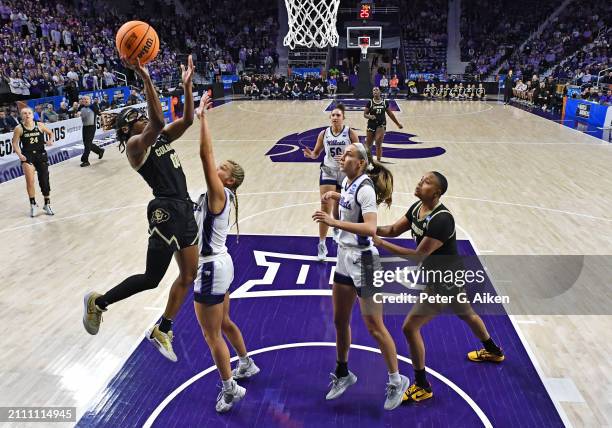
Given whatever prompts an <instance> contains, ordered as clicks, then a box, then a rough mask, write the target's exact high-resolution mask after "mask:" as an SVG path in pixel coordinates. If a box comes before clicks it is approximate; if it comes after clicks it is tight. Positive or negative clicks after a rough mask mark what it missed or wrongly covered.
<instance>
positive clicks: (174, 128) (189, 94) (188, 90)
mask: <svg viewBox="0 0 612 428" xmlns="http://www.w3.org/2000/svg"><path fill="white" fill-rule="evenodd" d="M194 71H195V67H194V65H193V59H192V58H191V55H189V57H188V58H187V67H185V66H184V65H183V64H181V76H182V82H183V90H184V91H185V107H184V109H183V117H181V118H180V119H178V120H175V121H174V122H172V123H170V124H168V125H166V127H165V128H164V131H163V132H164V134H166V135H167V136H168V138H169V139H170V141H174V140H176V139H178V138H180V137H181V136H182V135H183V134H184V133H185V131H186V130H187V129H188V128H189V127H190V126H191V125H192V124H193V111H194V108H193V73H194Z"/></svg>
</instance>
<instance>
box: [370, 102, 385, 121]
mask: <svg viewBox="0 0 612 428" xmlns="http://www.w3.org/2000/svg"><path fill="white" fill-rule="evenodd" d="M388 107H389V102H388V101H387V100H380V102H378V103H377V102H374V99H371V100H370V101H368V110H369V112H370V114H373V115H375V116H376V122H377V123H379V124H383V123H386V121H387V119H386V116H385V114H386V112H387V108H388Z"/></svg>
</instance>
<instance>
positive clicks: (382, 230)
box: [376, 215, 410, 238]
mask: <svg viewBox="0 0 612 428" xmlns="http://www.w3.org/2000/svg"><path fill="white" fill-rule="evenodd" d="M408 229H410V222H409V221H408V219H407V218H406V216H404V215H403V216H402V217H401V218H400V219H399V220H397V221H396V222H395V223H393V224H391V225H389V226H378V227H377V228H376V234H377V235H378V236H387V237H392V238H395V237H396V236H400V235H401V234H402V233H404V232H406V231H407V230H408Z"/></svg>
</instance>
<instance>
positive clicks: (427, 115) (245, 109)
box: [236, 100, 493, 118]
mask: <svg viewBox="0 0 612 428" xmlns="http://www.w3.org/2000/svg"><path fill="white" fill-rule="evenodd" d="M396 102H397V100H396ZM236 104H237V106H238V109H239V110H242V111H245V112H249V113H257V114H265V115H272V116H291V117H294V116H299V117H319V118H320V117H322V116H324V115H322V114H318V115H312V114H302V113H284V112H268V111H259V110H253V109H249V108H245V107H244V103H242V104H238V103H236ZM397 104H398V106H399V103H397ZM485 107H486V108H484V109H481V110H475V111H468V112H464V113H441V114H435V113H428V114H411V113H410V112H407V113H409V114H410V117H411V118H414V117H427V118H436V117H455V116H468V115H472V114H480V113H485V112H488V111H490V110H493V106H492V105H485ZM349 113H358V114H361V113H362V112H361V111H350V110H347V111H346V114H347V116H348V115H349ZM395 113H399V114H398V115H399V116H404V115H403V113H404V112H402V111H401V107H400V111H398V112H395Z"/></svg>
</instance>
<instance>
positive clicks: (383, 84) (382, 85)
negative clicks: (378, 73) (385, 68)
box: [378, 74, 389, 94]
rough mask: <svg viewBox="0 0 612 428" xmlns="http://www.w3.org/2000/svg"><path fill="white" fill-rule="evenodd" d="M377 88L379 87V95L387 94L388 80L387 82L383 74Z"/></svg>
mask: <svg viewBox="0 0 612 428" xmlns="http://www.w3.org/2000/svg"><path fill="white" fill-rule="evenodd" d="M378 86H379V87H380V93H381V94H385V93H387V92H389V80H387V76H385V75H384V74H383V75H382V77H381V79H380V82H379V83H378Z"/></svg>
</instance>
